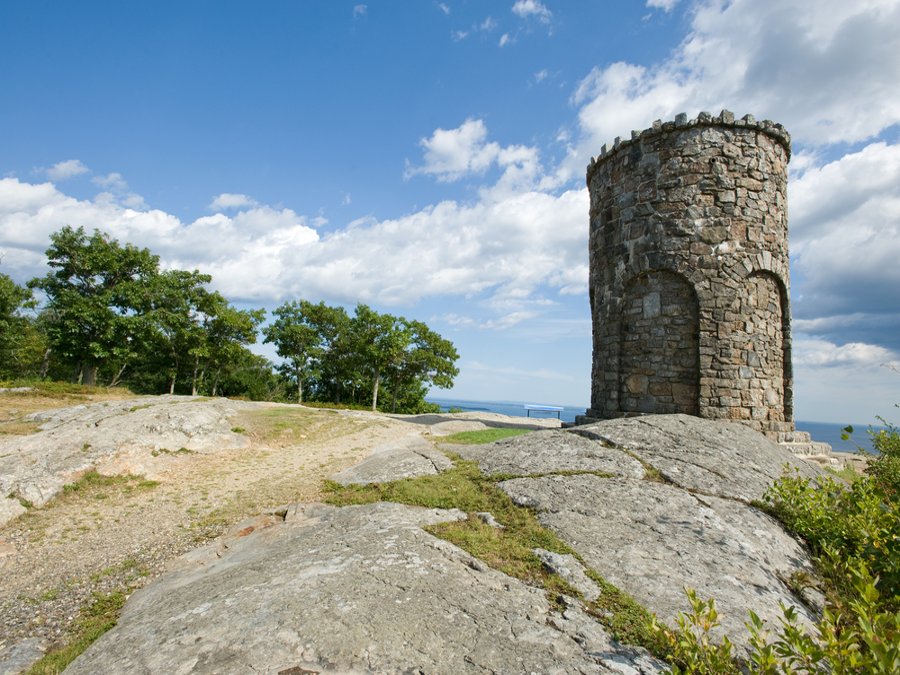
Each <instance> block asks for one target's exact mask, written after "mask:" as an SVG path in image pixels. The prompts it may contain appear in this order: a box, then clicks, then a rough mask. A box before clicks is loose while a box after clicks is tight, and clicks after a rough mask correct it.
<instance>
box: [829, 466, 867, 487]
mask: <svg viewBox="0 0 900 675" xmlns="http://www.w3.org/2000/svg"><path fill="white" fill-rule="evenodd" d="M825 471H826V472H827V473H829V474H831V475H832V476H835V477H836V478H840V479H841V480H844V481H847V482H848V483H855V482H856V481H858V480H859V479H860V478H862V477H863V476H864V475H865V474H863V473H861V472H860V471H858V470H857V469H854V468H853V467H852V466H851V465H849V464H848V465H846V466H844V467H843V468H841V469H834V468H832V467H830V466H826V467H825Z"/></svg>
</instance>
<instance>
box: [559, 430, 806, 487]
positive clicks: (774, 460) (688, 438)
mask: <svg viewBox="0 0 900 675" xmlns="http://www.w3.org/2000/svg"><path fill="white" fill-rule="evenodd" d="M570 431H571V432H574V433H579V434H583V435H585V436H586V437H588V438H593V439H597V440H599V441H601V442H604V443H608V444H611V445H614V446H617V447H621V448H625V449H627V450H628V452H629V453H631V454H633V455H634V456H635V457H638V458H639V459H641V460H642V461H643V462H646V463H647V464H649V465H650V466H652V467H654V468H656V469H657V470H659V472H660V473H661V474H662V475H663V477H664V478H665V479H666V480H668V481H671V482H672V483H674V484H675V485H678V486H679V487H682V488H685V489H687V490H692V491H696V492H702V493H704V494H709V495H717V496H720V497H726V498H728V499H738V500H740V501H743V502H750V501H753V500H755V499H760V498H761V497H762V495H763V493H764V492H765V491H766V489H767V488H768V487H769V486H770V485H771V484H772V483H773V482H774V481H775V480H777V479H778V478H780V477H781V476H782V475H783V474H784V471H785V468H786V467H787V468H789V469H790V470H791V471H796V472H798V473H799V474H800V475H801V476H805V477H808V478H811V477H814V476H817V475H819V473H820V471H819V469H817V468H816V467H814V466H813V465H811V464H809V463H808V462H804V461H803V460H801V459H798V458H796V457H794V456H793V455H792V454H791V453H790V452H787V451H786V450H785V449H784V448H782V447H781V446H779V445H778V444H777V443H775V442H774V441H771V440H769V439H768V438H766V437H765V436H763V435H762V434H760V433H758V432H756V431H753V430H752V429H749V428H748V427H746V426H744V425H742V424H733V423H728V422H722V421H717V420H704V419H700V418H697V417H692V416H690V415H646V416H642V417H630V418H626V419H615V420H604V421H602V422H597V423H595V424H591V425H586V426H580V427H574V428H573V429H571V430H570Z"/></svg>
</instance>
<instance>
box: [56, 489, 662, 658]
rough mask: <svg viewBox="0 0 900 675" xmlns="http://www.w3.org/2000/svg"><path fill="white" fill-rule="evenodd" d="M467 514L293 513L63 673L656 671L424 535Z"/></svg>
mask: <svg viewBox="0 0 900 675" xmlns="http://www.w3.org/2000/svg"><path fill="white" fill-rule="evenodd" d="M462 517H464V514H462V513H461V512H459V511H445V510H426V509H418V508H412V507H407V506H401V505H397V504H383V503H382V504H374V505H370V506H358V507H346V508H335V507H329V506H322V505H313V506H308V507H301V508H293V509H291V510H289V511H288V513H287V514H286V516H285V520H284V522H282V523H279V524H277V525H274V526H270V527H264V528H262V529H257V530H255V531H253V532H251V533H250V534H248V535H247V536H244V537H239V538H234V539H231V540H230V541H229V542H228V543H227V551H226V552H224V553H223V547H222V545H221V544H218V545H212V546H210V547H207V548H205V549H202V550H201V551H198V552H196V553H195V554H193V555H191V556H190V557H189V558H186V559H183V560H182V561H181V564H180V566H179V569H178V570H173V572H172V573H170V574H169V575H167V576H166V577H164V578H163V579H161V580H160V581H158V582H157V583H155V584H153V585H152V586H150V587H148V588H146V589H143V590H141V591H139V592H138V593H136V594H135V595H134V596H133V597H132V598H131V599H130V600H129V602H128V604H127V605H126V608H125V611H124V613H123V615H122V618H121V620H120V622H119V625H118V626H117V627H116V628H114V629H113V630H112V631H110V632H109V633H107V634H106V635H104V636H103V638H101V640H100V641H99V642H97V643H96V644H95V645H94V646H93V647H92V648H91V649H90V650H89V651H88V652H86V653H85V654H84V655H82V656H81V657H80V658H79V659H78V660H76V661H75V663H74V664H73V665H72V666H71V667H70V668H69V669H68V670H67V671H66V672H67V673H70V674H73V675H78V674H82V673H83V674H84V675H88V674H90V675H93V674H94V673H134V674H137V673H189V672H190V673H245V672H260V673H285V674H286V673H318V672H339V673H372V672H375V673H397V672H406V673H486V672H526V673H527V672H532V673H613V672H618V673H641V672H643V673H654V672H660V671H659V666H660V664H659V663H658V662H655V661H654V660H653V659H651V658H649V657H648V656H647V655H646V654H644V653H642V652H641V651H640V650H634V649H628V648H626V647H622V646H620V645H616V644H615V643H614V642H612V641H611V640H610V639H609V638H608V637H607V636H606V634H605V633H604V631H603V630H602V629H601V628H600V627H599V625H598V624H596V623H595V622H594V621H593V620H592V619H590V618H589V617H588V616H587V615H585V614H584V612H583V611H582V610H581V609H580V608H579V607H578V606H577V605H573V606H571V607H570V608H569V609H567V610H566V611H565V612H562V613H560V612H558V611H556V610H554V609H553V608H552V607H551V606H550V604H549V602H548V601H547V598H546V597H545V595H544V594H543V593H542V592H541V591H539V590H537V589H535V588H531V587H529V586H526V585H524V584H523V583H521V582H519V581H517V580H515V579H512V578H510V577H507V576H506V575H504V574H501V573H500V572H497V571H495V570H492V569H490V568H489V567H487V566H486V565H484V564H483V563H481V562H480V561H478V560H476V559H474V558H472V557H471V556H470V555H468V554H467V553H464V552H463V551H461V550H460V549H458V548H457V547H455V546H453V545H451V544H448V543H447V542H444V541H442V540H440V539H437V538H435V537H433V536H432V535H430V534H428V533H426V532H425V531H424V530H423V529H422V527H423V526H425V525H428V524H433V523H437V522H444V521H448V520H454V519H459V518H462ZM248 529H253V528H252V525H248V526H244V527H243V528H242V529H241V530H239V531H238V534H240V532H245V531H247V530H248ZM219 555H221V557H218V556H219Z"/></svg>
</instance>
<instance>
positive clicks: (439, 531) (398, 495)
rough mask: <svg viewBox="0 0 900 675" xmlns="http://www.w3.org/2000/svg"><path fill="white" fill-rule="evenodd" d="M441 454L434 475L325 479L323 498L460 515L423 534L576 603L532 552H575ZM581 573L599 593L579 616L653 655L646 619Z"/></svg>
mask: <svg viewBox="0 0 900 675" xmlns="http://www.w3.org/2000/svg"><path fill="white" fill-rule="evenodd" d="M495 431H508V430H495ZM466 433H468V432H466ZM448 454H449V453H448ZM449 456H450V458H451V459H452V460H453V467H452V468H450V469H448V470H446V471H444V472H443V473H440V474H437V475H434V476H421V477H419V478H405V479H402V480H397V481H392V482H389V483H372V484H369V485H348V486H344V485H340V484H339V483H335V482H333V481H326V483H325V486H324V492H325V493H326V496H325V499H324V501H325V502H327V503H329V504H333V505H336V506H347V505H353V504H371V503H375V502H379V501H390V502H398V503H401V504H410V505H413V506H424V507H428V508H458V509H460V510H462V511H465V512H466V514H467V517H466V519H465V520H461V521H454V522H448V523H438V524H436V525H430V526H428V527H426V528H425V530H426V531H428V532H430V533H431V534H433V535H435V536H436V537H440V538H441V539H444V540H446V541H449V542H451V543H453V544H455V545H456V546H459V547H460V548H461V549H463V550H464V551H466V552H468V553H470V554H471V555H473V556H475V557H476V558H478V559H480V560H482V561H484V562H485V563H486V564H487V565H489V566H491V567H493V568H494V569H496V570H499V571H501V572H503V573H505V574H508V575H509V576H512V577H515V578H516V579H519V580H521V581H523V582H525V583H527V584H529V585H531V586H537V587H539V588H542V589H544V590H545V591H546V593H547V596H548V599H549V600H550V602H551V603H553V604H558V602H557V601H558V598H559V596H560V595H561V594H565V595H569V596H572V597H577V598H581V594H580V593H579V592H578V591H577V590H576V589H574V588H572V587H571V586H570V585H569V584H568V583H567V582H566V581H565V580H563V579H562V578H561V577H559V576H558V575H556V574H554V573H552V572H550V571H549V570H547V568H546V567H545V566H544V564H543V563H542V562H541V560H540V559H539V558H538V557H537V556H536V555H535V554H534V553H533V550H534V549H536V548H542V549H545V550H548V551H553V552H555V553H561V554H570V555H573V556H575V557H576V558H578V559H579V560H580V557H579V556H578V554H577V553H575V551H573V550H572V549H571V548H570V547H569V546H568V545H567V544H566V543H565V542H563V541H562V540H561V539H559V537H557V536H556V534H555V533H554V532H552V531H551V530H549V529H547V528H545V527H544V526H543V525H541V523H540V521H539V520H538V518H537V514H536V513H535V512H534V511H533V510H532V509H529V508H525V507H521V506H517V505H516V504H515V503H514V502H513V501H512V499H510V498H509V496H508V495H507V494H506V493H505V492H503V491H502V490H501V489H500V488H499V487H497V482H498V480H500V479H498V478H497V477H496V476H492V477H488V476H485V475H483V474H482V473H481V471H480V470H479V468H478V464H477V463H476V462H472V461H467V460H463V459H460V458H459V457H458V456H454V455H452V454H450V455H449ZM565 473H566V474H567V475H570V474H580V473H585V472H565ZM588 473H592V472H588ZM480 512H488V513H490V514H491V515H493V516H494V519H495V520H496V521H497V522H498V523H499V524H500V525H501V526H502V529H501V528H496V527H491V526H490V525H488V524H486V523H485V522H484V521H482V519H481V518H479V517H478V516H477V515H476V514H477V513H480ZM582 563H583V561H582ZM587 574H588V576H590V578H591V579H592V580H593V581H594V582H595V583H596V584H597V585H598V586H599V587H600V590H601V595H600V597H599V598H598V599H597V600H595V601H593V602H590V603H586V609H587V611H588V612H589V613H590V614H591V615H592V616H594V617H595V618H596V619H597V620H598V621H599V622H600V623H602V624H603V625H604V626H605V627H606V628H607V629H608V630H609V631H610V633H611V634H612V635H613V636H614V637H615V638H616V639H618V640H620V641H622V642H624V643H627V644H633V645H641V646H643V647H646V648H648V649H649V650H650V651H651V652H653V653H655V654H661V653H662V646H663V643H662V641H661V640H660V639H658V638H657V637H655V636H654V635H653V633H652V632H651V631H650V629H649V625H650V619H651V614H650V613H649V612H648V611H647V610H646V609H645V608H644V607H643V606H642V605H640V604H639V603H637V602H636V601H635V600H634V599H633V598H631V596H629V595H628V594H626V593H623V592H622V591H620V590H619V589H618V588H616V587H615V586H613V585H612V584H610V583H609V582H607V581H606V580H605V579H603V577H601V576H600V575H599V574H597V573H596V572H594V571H593V570H590V569H587Z"/></svg>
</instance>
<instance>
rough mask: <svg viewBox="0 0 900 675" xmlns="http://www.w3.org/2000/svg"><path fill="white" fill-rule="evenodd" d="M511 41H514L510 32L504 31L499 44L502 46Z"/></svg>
mask: <svg viewBox="0 0 900 675" xmlns="http://www.w3.org/2000/svg"><path fill="white" fill-rule="evenodd" d="M511 41H512V39H511V38H510V37H509V33H504V34H503V35H501V36H500V41H499V42H498V43H497V44H498V46H500V47H505V46H506V45H508V44H509V43H510V42H511Z"/></svg>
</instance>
